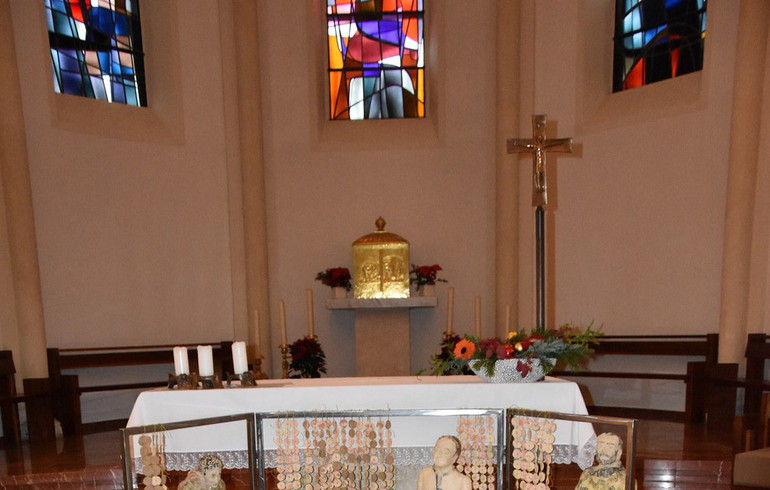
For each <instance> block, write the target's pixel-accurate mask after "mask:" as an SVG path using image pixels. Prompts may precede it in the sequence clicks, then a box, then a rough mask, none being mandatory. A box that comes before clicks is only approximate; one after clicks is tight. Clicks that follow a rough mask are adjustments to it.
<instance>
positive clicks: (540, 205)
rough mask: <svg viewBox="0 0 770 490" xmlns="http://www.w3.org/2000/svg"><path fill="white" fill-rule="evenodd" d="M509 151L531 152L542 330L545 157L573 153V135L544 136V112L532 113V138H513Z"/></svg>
mask: <svg viewBox="0 0 770 490" xmlns="http://www.w3.org/2000/svg"><path fill="white" fill-rule="evenodd" d="M507 147H508V153H522V152H527V151H528V152H530V153H532V185H533V187H532V205H533V206H534V207H535V242H536V249H537V250H536V254H535V260H536V275H537V290H536V293H537V328H538V329H539V330H544V329H545V211H544V208H545V206H546V205H547V204H548V185H547V180H546V173H545V171H546V164H545V157H546V153H547V152H549V151H557V152H563V153H572V138H556V139H551V140H549V139H547V138H546V136H545V115H534V116H532V139H517V138H512V139H509V140H508V142H507Z"/></svg>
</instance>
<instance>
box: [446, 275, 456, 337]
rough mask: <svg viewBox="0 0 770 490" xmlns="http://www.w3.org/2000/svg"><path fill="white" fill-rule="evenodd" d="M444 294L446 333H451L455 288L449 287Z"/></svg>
mask: <svg viewBox="0 0 770 490" xmlns="http://www.w3.org/2000/svg"><path fill="white" fill-rule="evenodd" d="M446 294H447V300H446V333H447V335H451V334H452V327H453V326H454V317H455V288H452V287H450V288H449V289H448V290H447V293H446Z"/></svg>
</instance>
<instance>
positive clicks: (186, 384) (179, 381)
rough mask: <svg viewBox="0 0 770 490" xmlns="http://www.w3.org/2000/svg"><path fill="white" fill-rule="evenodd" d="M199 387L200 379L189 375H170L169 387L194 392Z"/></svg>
mask: <svg viewBox="0 0 770 490" xmlns="http://www.w3.org/2000/svg"><path fill="white" fill-rule="evenodd" d="M196 386H198V377H197V376H191V375H189V374H185V373H182V374H176V375H174V374H169V375H168V387H169V389H170V388H177V389H180V390H192V389H194V388H195V387H196Z"/></svg>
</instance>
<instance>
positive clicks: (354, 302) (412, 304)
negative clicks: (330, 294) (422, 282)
mask: <svg viewBox="0 0 770 490" xmlns="http://www.w3.org/2000/svg"><path fill="white" fill-rule="evenodd" d="M437 304H438V298H437V297H436V296H411V297H409V298H340V299H334V298H330V299H327V300H326V308H328V309H330V310H364V309H374V308H433V307H435V306H436V305H437Z"/></svg>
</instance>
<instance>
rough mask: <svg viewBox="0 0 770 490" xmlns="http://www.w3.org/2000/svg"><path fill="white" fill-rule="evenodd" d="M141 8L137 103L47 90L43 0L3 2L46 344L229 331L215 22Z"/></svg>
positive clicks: (169, 6) (143, 340)
mask: <svg viewBox="0 0 770 490" xmlns="http://www.w3.org/2000/svg"><path fill="white" fill-rule="evenodd" d="M201 6H202V5H201ZM143 7H144V8H143V14H144V20H145V22H144V23H143V30H144V33H145V41H146V48H147V52H148V55H147V74H148V92H149V101H150V104H149V105H150V107H149V108H148V109H137V108H132V107H127V106H122V105H119V104H114V105H108V104H103V103H99V102H97V101H92V100H88V99H84V98H80V97H72V96H64V95H56V94H54V93H53V92H52V89H51V81H50V77H51V74H50V67H49V64H50V55H49V53H48V47H47V34H46V30H45V19H44V13H43V9H42V6H41V7H40V8H30V5H29V4H28V3H27V2H18V1H15V2H12V13H13V22H14V30H15V35H16V44H17V48H18V49H17V51H18V59H19V65H20V70H19V72H20V75H19V76H20V79H21V86H22V102H23V107H24V117H25V121H26V126H27V142H28V153H29V167H30V174H31V179H32V197H33V202H34V209H35V217H36V229H37V237H38V252H39V258H40V268H41V282H42V288H43V304H44V311H45V319H46V326H47V341H48V344H49V346H56V347H83V346H104V345H146V344H169V343H180V342H203V341H219V340H223V339H230V338H232V337H233V302H232V298H233V293H232V287H231V271H230V248H229V237H228V188H227V172H226V165H225V143H224V138H225V132H224V121H223V111H224V110H223V95H222V63H221V61H220V53H219V50H218V46H219V44H220V41H219V31H218V23H217V22H213V23H212V22H211V21H210V19H209V18H208V16H204V15H201V14H202V13H203V11H204V9H202V8H201V9H186V8H185V9H182V8H177V4H175V3H171V2H146V5H143ZM181 46H184V49H181V48H180V47H181ZM212 46H213V47H214V49H211V48H212ZM78 128H82V129H78Z"/></svg>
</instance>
